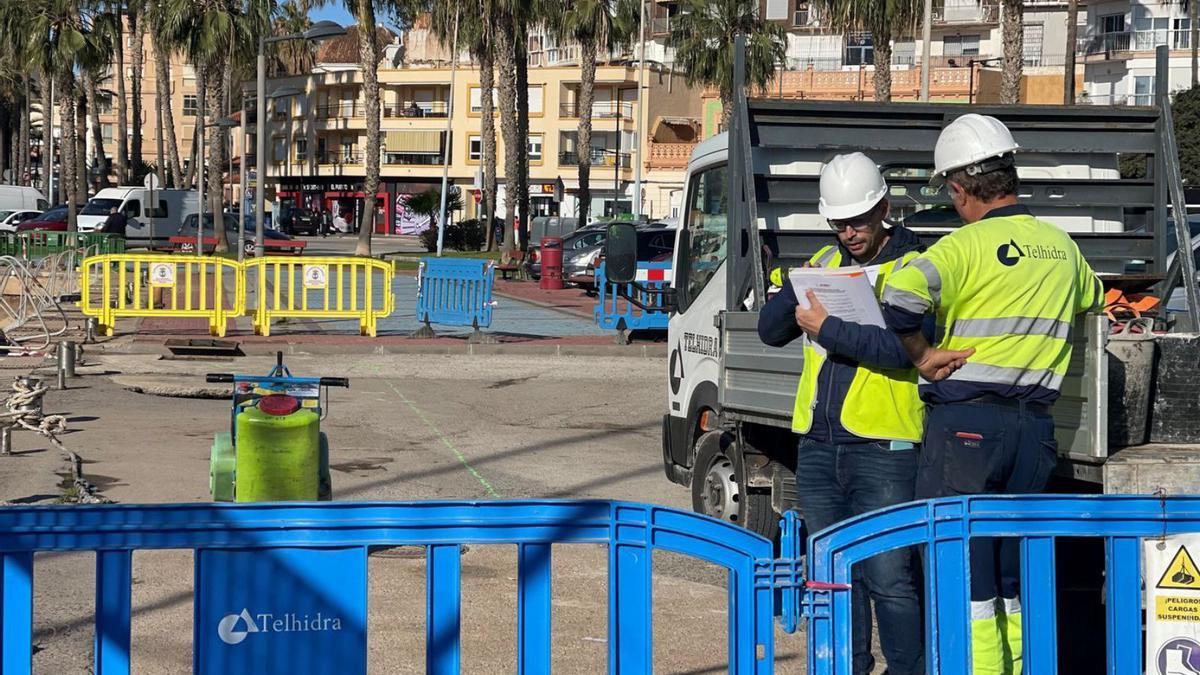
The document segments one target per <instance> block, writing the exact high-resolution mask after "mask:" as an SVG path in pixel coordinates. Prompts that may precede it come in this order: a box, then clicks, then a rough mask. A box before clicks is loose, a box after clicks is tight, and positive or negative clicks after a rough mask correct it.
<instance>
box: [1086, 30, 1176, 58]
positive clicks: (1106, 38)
mask: <svg viewBox="0 0 1200 675" xmlns="http://www.w3.org/2000/svg"><path fill="white" fill-rule="evenodd" d="M1191 42H1192V40H1191V31H1190V30H1188V29H1186V28H1179V29H1166V28H1164V29H1160V30H1129V31H1120V32H1114V33H1100V34H1098V35H1091V36H1088V37H1083V38H1080V39H1079V42H1078V44H1077V46H1076V47H1077V50H1078V51H1077V53H1079V54H1081V55H1083V56H1097V55H1103V56H1104V57H1105V58H1110V59H1111V58H1116V57H1119V56H1124V55H1126V54H1128V53H1129V52H1144V51H1152V50H1153V49H1154V48H1155V47H1158V46H1159V45H1167V46H1169V47H1170V48H1171V49H1191Z"/></svg>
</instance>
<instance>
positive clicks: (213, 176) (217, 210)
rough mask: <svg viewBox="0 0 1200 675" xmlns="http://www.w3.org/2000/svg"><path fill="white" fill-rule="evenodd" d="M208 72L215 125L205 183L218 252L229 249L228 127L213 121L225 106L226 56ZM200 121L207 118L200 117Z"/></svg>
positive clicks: (209, 107) (218, 117)
mask: <svg viewBox="0 0 1200 675" xmlns="http://www.w3.org/2000/svg"><path fill="white" fill-rule="evenodd" d="M209 68H210V70H209V74H208V77H206V78H205V80H206V84H207V85H208V86H207V88H206V89H205V90H204V93H205V95H206V96H207V97H208V105H207V106H205V107H206V108H207V109H208V110H207V111H206V112H207V113H208V116H209V117H210V118H211V121H208V122H207V124H210V125H213V126H212V127H211V128H212V140H211V142H209V143H208V148H207V149H208V174H207V175H206V176H205V180H207V181H208V183H207V185H205V187H206V188H207V189H208V195H207V198H208V203H209V206H210V208H211V210H210V213H212V214H213V232H214V233H215V234H216V237H217V245H216V248H215V249H214V250H215V251H216V252H217V253H225V252H226V251H228V250H229V237H228V236H227V235H226V232H225V209H223V208H222V204H221V197H222V193H223V192H224V186H225V183H224V181H223V179H222V175H223V172H222V169H224V168H225V161H224V159H225V152H224V151H225V133H226V131H227V130H226V129H222V128H220V127H217V126H215V125H214V123H215V122H216V121H217V120H218V119H220V118H221V110H223V109H224V106H223V105H222V101H223V99H224V98H225V78H223V77H222V76H221V75H220V73H222V72H223V71H225V70H226V64H225V59H224V57H223V56H218V57H217V58H216V59H215V60H214V61H213V63H211V64H209ZM200 123H201V124H205V123H206V121H205V120H204V119H203V118H201V120H200Z"/></svg>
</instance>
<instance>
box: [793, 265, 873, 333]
mask: <svg viewBox="0 0 1200 675" xmlns="http://www.w3.org/2000/svg"><path fill="white" fill-rule="evenodd" d="M872 276H874V275H871V274H869V271H868V270H867V269H864V268H861V267H835V268H823V267H805V268H801V269H794V270H791V272H790V274H789V275H788V278H789V281H790V282H791V284H792V290H794V291H795V292H796V300H797V302H798V303H799V305H800V307H801V308H803V309H808V308H809V306H810V305H809V302H808V292H809V291H812V292H813V295H815V296H816V298H817V300H818V301H820V303H821V304H822V305H824V307H825V310H826V311H828V312H829V313H830V314H832V315H834V316H836V317H838V318H840V319H842V320H843V321H853V322H854V323H858V324H863V325H868V326H881V327H882V326H883V325H884V324H883V312H881V311H880V309H879V302H878V301H877V300H876V299H875V290H874V288H873V287H872V285H871V281H870V277H872Z"/></svg>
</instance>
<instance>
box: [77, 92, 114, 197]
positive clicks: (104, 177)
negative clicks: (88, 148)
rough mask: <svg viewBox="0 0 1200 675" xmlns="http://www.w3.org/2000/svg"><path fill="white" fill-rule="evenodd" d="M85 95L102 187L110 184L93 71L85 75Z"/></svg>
mask: <svg viewBox="0 0 1200 675" xmlns="http://www.w3.org/2000/svg"><path fill="white" fill-rule="evenodd" d="M83 95H84V97H85V98H86V99H87V108H88V110H90V111H91V115H89V116H88V117H89V118H90V121H91V124H92V144H93V145H95V146H96V166H98V167H99V168H100V187H107V186H108V160H107V159H105V157H104V133H103V131H102V130H101V128H100V114H99V108H97V107H96V78H95V76H94V75H92V74H91V73H84V75H83Z"/></svg>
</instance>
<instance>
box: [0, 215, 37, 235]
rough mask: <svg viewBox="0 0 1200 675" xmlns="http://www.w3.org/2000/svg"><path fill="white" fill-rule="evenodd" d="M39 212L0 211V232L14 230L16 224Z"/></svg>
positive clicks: (34, 216) (15, 229) (29, 218)
mask: <svg viewBox="0 0 1200 675" xmlns="http://www.w3.org/2000/svg"><path fill="white" fill-rule="evenodd" d="M40 214H41V211H0V232H16V231H17V226H18V225H20V224H21V223H23V222H25V221H27V220H31V219H33V218H36V217H37V216H38V215H40Z"/></svg>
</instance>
